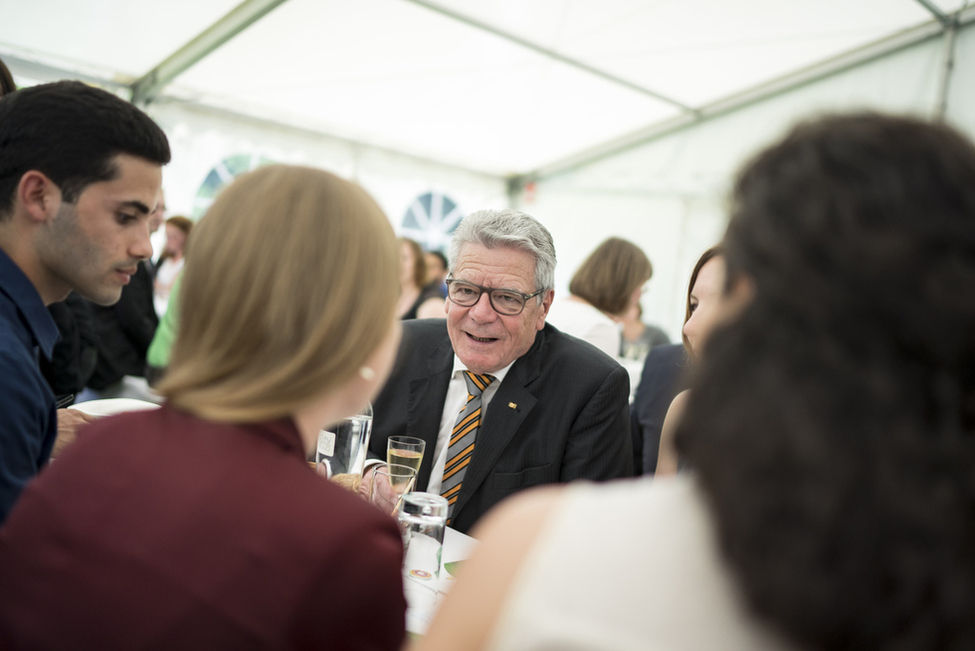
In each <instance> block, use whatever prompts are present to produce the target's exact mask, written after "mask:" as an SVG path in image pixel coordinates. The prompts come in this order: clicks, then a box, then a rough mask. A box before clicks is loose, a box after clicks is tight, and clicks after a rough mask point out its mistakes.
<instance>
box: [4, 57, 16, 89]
mask: <svg viewBox="0 0 975 651" xmlns="http://www.w3.org/2000/svg"><path fill="white" fill-rule="evenodd" d="M15 90H17V85H16V84H15V83H14V77H13V75H11V74H10V70H9V69H8V68H7V66H6V64H4V62H3V61H0V97H3V96H4V95H6V94H7V93H12V92H14V91H15Z"/></svg>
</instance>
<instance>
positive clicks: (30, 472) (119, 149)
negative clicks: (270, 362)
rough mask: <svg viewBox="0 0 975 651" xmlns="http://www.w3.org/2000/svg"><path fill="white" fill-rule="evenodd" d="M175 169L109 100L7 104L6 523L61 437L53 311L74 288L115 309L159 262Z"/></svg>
mask: <svg viewBox="0 0 975 651" xmlns="http://www.w3.org/2000/svg"><path fill="white" fill-rule="evenodd" d="M169 159H170V151H169V143H168V141H167V139H166V135H165V134H164V133H163V131H162V129H160V128H159V126H158V125H156V124H155V123H154V122H153V121H152V120H151V119H150V118H149V117H148V116H147V115H145V113H143V112H142V111H140V110H139V109H137V108H136V107H135V106H133V105H132V104H129V103H128V102H126V101H124V100H122V99H120V98H118V97H116V96H114V95H112V94H111V93H108V92H106V91H103V90H99V89H96V88H92V87H89V86H86V85H85V84H82V83H80V82H73V81H63V82H57V83H53V84H44V85H40V86H35V87H33V88H27V89H24V90H20V91H16V92H14V93H11V94H9V95H6V96H5V97H4V98H3V99H2V100H0V403H2V404H3V410H4V418H3V419H0V522H2V521H3V520H4V519H5V518H6V516H7V513H8V512H9V510H10V508H11V507H12V506H13V504H14V502H15V501H16V499H17V497H18V495H19V494H20V492H21V490H22V489H23V487H24V485H25V484H26V483H27V482H28V481H29V480H30V479H31V478H32V477H33V476H34V475H36V474H37V472H38V471H39V470H40V468H41V467H42V466H43V465H44V464H45V463H46V462H47V460H48V458H49V457H50V454H51V448H52V446H53V445H54V440H55V438H56V437H57V434H58V413H57V411H56V410H55V401H54V394H53V393H52V392H51V389H50V388H49V387H48V385H47V383H46V382H45V381H44V378H43V377H42V376H41V373H40V371H39V370H38V365H37V360H38V355H39V354H43V355H44V356H45V357H50V354H51V348H52V347H53V345H54V342H55V341H56V340H57V336H58V335H57V329H56V327H55V325H54V322H53V320H52V319H51V317H50V316H49V314H48V313H47V310H46V309H44V308H45V306H46V305H49V304H51V303H54V302H56V301H61V300H64V298H65V297H67V295H68V293H69V292H71V291H72V290H74V291H76V292H78V293H79V294H81V295H82V296H84V297H85V298H88V299H90V300H92V301H94V302H96V303H99V304H101V305H111V304H113V303H115V302H116V301H118V299H119V296H120V295H121V292H122V287H123V286H125V285H126V284H128V283H129V280H130V279H131V277H132V276H133V275H134V274H135V272H136V270H137V269H138V265H139V263H140V262H141V261H142V260H144V259H146V258H148V257H149V256H150V255H151V253H152V247H151V245H150V243H149V228H148V226H147V222H148V219H149V215H150V214H151V213H152V210H153V208H154V207H155V203H156V198H157V196H158V194H159V189H160V185H161V178H162V166H163V165H165V164H166V163H168V162H169ZM76 424H77V421H76V422H75V425H76ZM62 429H64V428H63V427H62ZM64 433H66V434H73V432H66V431H65V432H64Z"/></svg>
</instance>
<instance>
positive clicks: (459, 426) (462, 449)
mask: <svg viewBox="0 0 975 651" xmlns="http://www.w3.org/2000/svg"><path fill="white" fill-rule="evenodd" d="M464 380H466V381H467V404H466V405H464V408H463V409H461V410H460V415H459V416H457V422H456V424H455V425H454V429H453V431H452V432H451V434H450V445H449V446H448V447H447V463H446V464H445V465H444V468H443V484H442V485H441V488H440V494H441V495H443V496H444V497H445V498H447V504H448V511H447V524H450V520H451V518H452V517H453V515H454V503H455V502H457V496H458V495H460V485H461V482H463V481H464V475H466V474H467V466H468V465H469V464H470V462H471V457H472V456H473V455H474V439H475V438H476V437H477V430H478V428H479V427H480V425H481V393H482V392H483V391H484V389H486V388H487V387H488V385H489V384H491V383H492V382H494V380H495V378H494V376H493V375H474V374H473V373H471V372H470V371H464Z"/></svg>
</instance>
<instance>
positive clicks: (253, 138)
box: [148, 99, 508, 232]
mask: <svg viewBox="0 0 975 651" xmlns="http://www.w3.org/2000/svg"><path fill="white" fill-rule="evenodd" d="M148 112H149V113H150V115H151V116H152V117H153V119H155V120H156V121H157V122H158V123H159V125H160V126H161V127H162V128H163V130H164V131H165V132H166V135H167V136H168V137H169V142H170V146H171V148H172V153H173V158H172V162H171V163H170V164H169V165H167V166H166V168H165V169H164V171H163V189H164V190H165V191H166V203H167V208H168V211H169V213H171V214H186V215H192V214H199V213H200V212H202V210H205V208H206V206H207V205H208V203H209V202H208V200H207V199H205V198H201V197H199V196H198V193H199V191H200V189H201V186H202V185H203V183H204V181H205V180H206V178H207V176H208V175H209V174H210V173H211V171H212V170H214V169H218V168H220V165H221V162H223V161H225V160H227V159H230V158H233V157H236V156H242V155H243V156H249V157H250V158H251V160H252V161H253V163H254V164H257V163H258V162H268V161H273V162H277V163H287V164H295V165H309V166H312V167H318V168H322V169H326V170H329V171H330V172H333V173H335V174H337V175H339V176H342V177H343V178H348V179H352V180H355V181H357V182H358V183H360V184H361V185H362V186H363V187H365V188H366V190H368V191H369V192H370V194H372V196H373V197H374V198H375V199H376V201H377V202H378V203H379V205H380V206H381V207H382V209H383V210H384V211H385V212H386V215H387V216H388V217H389V219H390V222H391V223H392V224H393V227H394V229H396V231H397V232H399V231H400V230H401V223H402V219H403V216H404V214H405V213H406V211H407V209H408V208H409V207H410V206H411V205H412V204H413V202H414V200H415V199H416V198H417V197H418V196H419V195H421V194H424V193H427V192H437V193H442V194H444V195H446V196H448V197H450V198H451V199H453V200H454V201H455V202H456V203H457V204H458V206H459V207H460V210H461V211H462V212H465V213H466V212H470V211H472V210H476V209H479V208H485V207H504V206H506V205H507V202H508V198H507V194H506V188H507V186H506V184H505V181H504V179H501V178H499V177H494V176H490V175H486V174H479V173H476V172H469V171H466V170H460V169H458V168H456V167H451V166H448V165H442V164H439V163H434V162H429V161H426V160H423V159H420V158H414V157H411V156H407V155H403V154H398V153H395V152H390V151H385V150H381V149H377V148H374V147H370V146H368V145H361V144H358V143H353V142H349V141H345V140H341V139H339V138H334V137H330V136H326V135H322V134H318V133H314V132H310V131H304V130H301V129H296V128H292V127H288V126H283V125H277V124H273V123H270V122H265V121H261V120H256V119H252V118H248V117H243V116H239V115H235V114H232V113H230V112H226V111H221V110H217V109H210V108H207V107H203V106H199V105H194V104H189V103H184V102H179V101H171V100H165V99H163V100H160V101H158V102H155V103H153V104H151V105H150V106H149V107H148ZM220 171H221V172H222V173H223V174H224V175H226V176H227V178H229V171H226V170H223V169H222V168H220Z"/></svg>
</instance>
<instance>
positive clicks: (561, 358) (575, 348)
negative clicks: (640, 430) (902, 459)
mask: <svg viewBox="0 0 975 651" xmlns="http://www.w3.org/2000/svg"><path fill="white" fill-rule="evenodd" d="M453 363H454V351H453V348H452V347H451V344H450V339H449V337H448V336H447V324H446V321H445V320H444V319H421V320H418V321H406V322H404V323H403V340H402V343H401V344H400V355H399V359H398V361H397V365H396V368H395V369H394V371H393V375H392V377H390V379H389V381H388V382H387V383H386V386H385V388H384V389H383V391H382V393H381V394H380V395H379V397H378V398H377V399H376V403H375V405H374V410H373V411H374V414H375V415H374V418H373V433H372V438H371V442H370V445H369V447H370V452H371V456H373V457H377V458H380V459H385V457H386V439H387V438H388V437H390V436H393V435H406V436H415V437H418V438H422V439H423V440H425V441H426V443H427V447H426V453H425V454H424V455H423V463H422V465H421V466H420V474H419V477H418V480H417V485H418V487H419V488H420V490H426V486H427V482H428V481H429V479H430V472H431V470H432V468H433V461H434V459H433V456H434V455H433V452H434V448H435V446H436V443H437V434H438V432H439V429H440V420H441V416H442V414H443V408H444V400H445V399H446V396H447V387H448V385H449V383H450V376H451V371H452V370H453ZM628 396H629V378H628V376H627V373H626V371H625V370H624V369H623V368H622V367H621V366H620V365H619V364H617V363H616V361H614V360H613V359H611V358H610V357H608V356H607V355H606V354H605V353H603V352H602V351H600V350H598V349H597V348H595V347H594V346H592V345H590V344H588V343H586V342H584V341H581V340H579V339H576V338H575V337H571V336H569V335H566V334H563V333H562V332H559V331H558V330H557V329H555V328H554V327H553V326H551V325H548V324H546V325H545V327H544V329H542V330H541V331H539V332H538V333H537V334H536V336H535V343H534V344H533V345H532V347H531V348H530V349H529V350H528V352H527V353H525V354H524V355H523V356H522V357H521V358H519V359H518V360H516V361H515V363H514V364H513V365H512V367H511V370H510V371H509V372H508V374H507V375H506V376H505V378H504V381H503V382H502V383H501V386H500V387H498V391H497V393H496V394H495V396H494V398H493V399H492V400H491V403H490V405H489V406H488V408H487V411H486V412H485V413H484V416H483V419H482V423H481V427H480V430H479V431H478V434H477V443H476V445H475V447H474V456H473V458H472V459H471V463H470V465H469V466H468V469H467V474H466V476H465V477H464V482H463V486H462V488H461V490H460V495H459V497H458V499H457V503H456V505H455V506H454V514H453V517H452V520H451V526H452V527H454V528H455V529H458V530H459V531H467V530H468V529H470V527H471V526H472V525H473V524H474V522H475V521H476V520H477V519H478V518H480V517H481V515H483V514H484V513H485V512H486V511H487V510H488V509H489V508H491V507H492V506H494V505H495V504H496V503H497V502H499V501H500V500H502V499H503V498H505V497H507V496H508V495H511V494H512V493H515V492H517V491H519V490H522V489H524V488H528V487H530V486H536V485H539V484H551V483H557V482H567V481H570V480H573V479H597V480H598V479H614V478H617V477H627V476H630V475H632V473H633V463H632V452H631V449H630V432H629V408H628V404H627V398H628Z"/></svg>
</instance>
